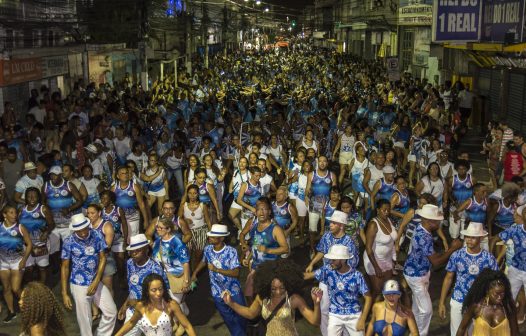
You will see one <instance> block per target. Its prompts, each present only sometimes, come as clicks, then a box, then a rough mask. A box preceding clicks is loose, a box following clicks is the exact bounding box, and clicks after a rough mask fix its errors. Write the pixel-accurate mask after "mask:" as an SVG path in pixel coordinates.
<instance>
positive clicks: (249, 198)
mask: <svg viewBox="0 0 526 336" xmlns="http://www.w3.org/2000/svg"><path fill="white" fill-rule="evenodd" d="M261 191H262V190H261V184H259V182H258V184H257V185H253V184H252V183H250V180H249V181H247V189H246V190H245V194H244V195H243V202H245V203H247V204H250V206H252V207H255V206H256V202H257V200H258V199H259V198H260V197H261Z"/></svg>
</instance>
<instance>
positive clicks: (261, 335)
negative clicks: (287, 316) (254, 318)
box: [257, 297, 287, 336]
mask: <svg viewBox="0 0 526 336" xmlns="http://www.w3.org/2000/svg"><path fill="white" fill-rule="evenodd" d="M286 300H287V297H284V298H283V300H281V301H280V303H278V305H277V306H276V307H274V309H273V310H272V313H270V315H269V317H268V318H266V319H265V318H261V322H260V323H259V325H258V332H257V335H258V336H266V334H267V325H268V324H269V323H270V321H272V319H273V318H274V316H276V314H277V313H278V311H279V310H280V309H281V307H283V305H284V304H285V301H286Z"/></svg>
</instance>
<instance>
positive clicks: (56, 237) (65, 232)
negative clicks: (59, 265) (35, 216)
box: [49, 227, 71, 254]
mask: <svg viewBox="0 0 526 336" xmlns="http://www.w3.org/2000/svg"><path fill="white" fill-rule="evenodd" d="M70 235H71V230H70V229H69V227H65V228H59V227H56V228H54V229H53V231H51V234H50V235H49V254H53V253H56V252H59V251H60V242H61V241H64V239H66V238H67V237H69V236H70Z"/></svg>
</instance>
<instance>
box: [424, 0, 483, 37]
mask: <svg viewBox="0 0 526 336" xmlns="http://www.w3.org/2000/svg"><path fill="white" fill-rule="evenodd" d="M481 2H482V0H435V1H434V11H433V13H434V15H433V41H478V40H479V39H480V24H481V20H480V18H481V11H482V5H481Z"/></svg>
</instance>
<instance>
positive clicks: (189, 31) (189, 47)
mask: <svg viewBox="0 0 526 336" xmlns="http://www.w3.org/2000/svg"><path fill="white" fill-rule="evenodd" d="M192 19H193V14H192V10H191V8H190V2H188V14H187V15H186V26H185V30H186V72H187V73H188V74H189V75H190V76H191V75H192V50H193V48H192V41H193V38H192Z"/></svg>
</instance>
